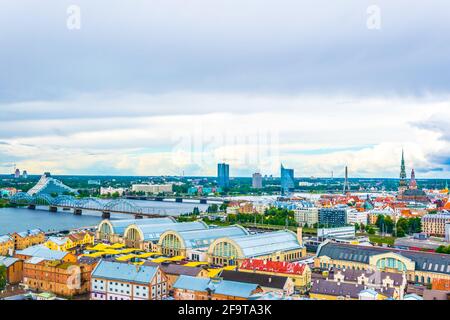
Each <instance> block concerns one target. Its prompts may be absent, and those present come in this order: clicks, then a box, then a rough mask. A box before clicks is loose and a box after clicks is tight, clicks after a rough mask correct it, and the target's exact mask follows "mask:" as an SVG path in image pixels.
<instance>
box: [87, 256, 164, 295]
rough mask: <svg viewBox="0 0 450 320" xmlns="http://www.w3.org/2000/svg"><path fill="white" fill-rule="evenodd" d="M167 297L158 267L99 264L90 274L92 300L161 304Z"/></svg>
mask: <svg viewBox="0 0 450 320" xmlns="http://www.w3.org/2000/svg"><path fill="white" fill-rule="evenodd" d="M168 293H169V289H168V279H167V276H166V275H165V273H164V272H163V271H162V270H161V268H160V267H159V266H148V265H142V266H139V265H134V264H128V263H121V262H113V261H106V260H102V261H100V262H99V263H98V265H97V266H96V268H95V269H94V270H93V272H92V279H91V300H161V299H163V298H166V297H167V296H168Z"/></svg>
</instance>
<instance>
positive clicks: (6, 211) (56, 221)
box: [0, 201, 208, 235]
mask: <svg viewBox="0 0 450 320" xmlns="http://www.w3.org/2000/svg"><path fill="white" fill-rule="evenodd" d="M133 202H135V204H136V205H139V206H143V207H152V208H154V212H155V213H159V214H166V215H171V216H178V215H180V214H182V213H189V212H192V210H193V209H194V207H198V208H199V210H200V211H204V210H206V209H207V208H208V205H207V204H199V203H178V202H156V201H133ZM101 215H102V214H101V212H96V211H92V212H89V211H83V214H82V215H81V216H76V215H74V214H73V213H72V212H70V211H63V210H61V209H59V210H58V212H49V211H48V207H38V208H37V209H36V210H30V209H27V208H0V235H3V234H6V233H11V232H16V231H18V232H19V231H25V230H28V229H33V228H39V229H42V230H44V231H45V232H50V231H62V230H69V229H75V228H81V227H87V226H94V225H97V224H98V223H99V222H100V221H101V220H102V217H101ZM111 219H134V217H133V215H126V214H111Z"/></svg>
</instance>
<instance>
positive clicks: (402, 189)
mask: <svg viewBox="0 0 450 320" xmlns="http://www.w3.org/2000/svg"><path fill="white" fill-rule="evenodd" d="M407 189H408V182H407V181H406V167H405V154H404V152H403V150H402V163H401V166H400V183H399V186H398V192H399V193H403V192H405V191H406V190H407Z"/></svg>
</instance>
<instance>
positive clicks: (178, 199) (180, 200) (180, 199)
mask: <svg viewBox="0 0 450 320" xmlns="http://www.w3.org/2000/svg"><path fill="white" fill-rule="evenodd" d="M175 202H183V198H175Z"/></svg>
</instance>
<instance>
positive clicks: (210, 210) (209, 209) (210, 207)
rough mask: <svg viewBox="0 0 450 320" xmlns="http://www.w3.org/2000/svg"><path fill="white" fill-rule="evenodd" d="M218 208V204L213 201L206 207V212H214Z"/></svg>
mask: <svg viewBox="0 0 450 320" xmlns="http://www.w3.org/2000/svg"><path fill="white" fill-rule="evenodd" d="M218 210H219V206H218V205H217V204H215V203H213V204H211V205H210V206H209V207H208V209H207V212H208V213H216V212H217V211H218Z"/></svg>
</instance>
